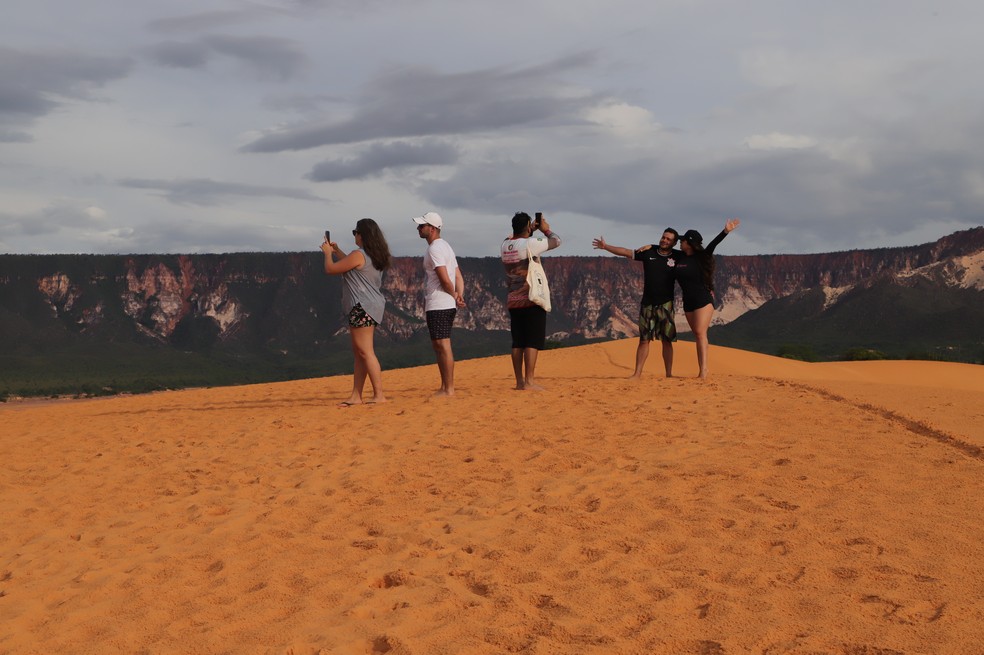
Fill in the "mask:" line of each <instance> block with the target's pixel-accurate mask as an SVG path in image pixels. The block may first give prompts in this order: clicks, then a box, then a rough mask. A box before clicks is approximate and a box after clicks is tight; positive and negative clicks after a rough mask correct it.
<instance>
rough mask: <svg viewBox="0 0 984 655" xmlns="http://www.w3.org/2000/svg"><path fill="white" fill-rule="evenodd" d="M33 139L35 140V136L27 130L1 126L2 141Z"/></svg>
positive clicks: (0, 140) (30, 140) (26, 141)
mask: <svg viewBox="0 0 984 655" xmlns="http://www.w3.org/2000/svg"><path fill="white" fill-rule="evenodd" d="M32 141H34V137H32V136H31V135H30V134H28V133H27V132H20V131H13V130H5V129H3V128H0V143H30V142H32Z"/></svg>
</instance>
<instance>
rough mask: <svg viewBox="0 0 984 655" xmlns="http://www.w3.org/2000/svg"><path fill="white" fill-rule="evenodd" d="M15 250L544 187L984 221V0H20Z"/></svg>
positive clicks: (584, 226) (754, 232)
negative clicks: (983, 43)
mask: <svg viewBox="0 0 984 655" xmlns="http://www.w3.org/2000/svg"><path fill="white" fill-rule="evenodd" d="M2 13H3V18H2V20H0V252H8V253H54V252H59V253H64V252H69V253H74V252H87V253H134V252H170V253H200V252H230V251H249V250H261V251H284V250H289V251H297V250H314V249H316V248H317V247H318V245H319V243H320V241H321V235H322V233H323V231H324V229H326V228H330V229H332V230H333V233H334V234H336V235H338V237H339V238H338V239H337V240H338V241H339V242H340V244H341V245H342V247H343V248H345V249H347V248H350V247H351V245H352V244H351V236H350V234H351V232H350V230H351V228H352V226H353V225H354V222H355V221H356V220H357V219H359V218H361V217H363V216H370V217H373V218H375V219H376V220H378V221H379V222H380V224H381V225H382V227H383V229H384V231H385V232H386V234H387V237H388V239H389V241H390V245H391V249H392V250H393V252H394V254H397V255H416V254H419V253H420V251H421V250H422V245H423V244H422V243H421V242H420V241H419V240H418V239H417V237H416V232H415V231H414V230H413V226H412V225H411V223H410V220H409V219H410V218H411V217H412V216H417V215H420V214H422V213H423V212H425V211H428V210H436V211H438V212H440V213H441V214H442V215H443V216H444V218H445V221H446V229H445V230H444V236H445V238H447V239H448V240H449V241H450V242H451V244H452V245H453V246H454V247H455V250H456V251H457V253H458V254H459V255H471V256H487V255H495V254H496V253H497V251H498V244H499V242H500V241H501V239H502V238H503V237H504V236H506V234H507V233H508V231H509V229H508V227H509V218H510V217H511V216H512V214H513V212H515V211H521V210H525V211H529V212H531V213H532V212H534V211H537V210H542V211H544V212H545V213H546V214H547V216H548V218H549V219H550V220H551V223H552V225H553V227H554V229H555V230H556V231H557V233H558V234H560V235H561V236H562V237H563V238H564V240H565V244H564V246H563V252H561V251H558V254H574V255H588V254H597V251H592V250H591V238H592V237H593V236H597V235H604V236H605V237H606V239H608V241H609V242H611V243H614V244H617V245H624V246H633V247H634V246H638V245H641V244H644V243H650V242H652V241H655V240H656V239H657V238H658V233H659V232H660V231H662V229H663V228H664V227H666V226H667V225H672V226H674V227H677V228H679V229H686V228H691V227H693V228H697V229H699V230H701V231H702V232H704V234H705V236H708V235H713V234H716V233H717V232H718V230H719V229H720V226H722V225H723V224H724V221H725V219H726V218H727V217H731V216H738V217H740V218H741V219H742V221H743V223H742V227H741V229H739V230H738V231H737V232H735V233H734V234H732V235H731V236H730V237H729V238H728V241H726V242H725V243H724V245H722V247H721V248H720V249H719V252H720V253H721V254H756V253H806V252H824V251H831V250H844V249H852V248H870V247H880V246H898V245H911V244H917V243H925V242H928V241H933V240H935V239H937V238H939V237H940V236H943V235H945V234H949V233H951V232H953V231H955V230H959V229H965V228H968V227H974V226H977V225H981V224H982V223H984V218H982V217H984V85H982V84H981V83H980V81H979V79H980V72H979V71H980V70H982V68H984V47H982V46H981V38H980V30H981V27H980V26H981V25H984V3H981V2H979V0H966V1H946V0H932V1H930V0H925V1H915V0H870V1H866V2H858V1H856V0H851V1H840V0H828V1H826V2H795V1H793V0H775V1H760V0H746V1H743V2H734V1H733V0H713V1H702V0H649V1H648V2H640V1H638V0H635V1H633V2H626V1H623V0H605V1H604V2H602V1H600V0H599V1H585V0H523V1H522V2H519V1H517V0H497V1H496V2H490V1H479V0H455V1H451V0H255V1H239V0H194V1H191V0H168V2H143V1H140V0H127V1H124V0H85V1H84V2H80V1H78V0H4V3H3V12H2Z"/></svg>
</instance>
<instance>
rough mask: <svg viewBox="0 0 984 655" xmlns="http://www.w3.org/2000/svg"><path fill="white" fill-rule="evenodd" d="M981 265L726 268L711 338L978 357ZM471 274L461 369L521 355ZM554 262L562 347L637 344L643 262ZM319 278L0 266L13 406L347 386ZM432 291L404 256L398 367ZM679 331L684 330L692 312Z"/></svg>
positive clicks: (491, 293) (484, 273) (276, 258)
mask: <svg viewBox="0 0 984 655" xmlns="http://www.w3.org/2000/svg"><path fill="white" fill-rule="evenodd" d="M635 245H639V244H635ZM721 250H722V251H725V252H726V251H727V241H725V242H724V244H723V245H722V246H721ZM560 252H562V250H561V251H560ZM982 254H984V228H975V229H973V230H967V231H964V232H958V233H955V234H952V235H950V236H947V237H944V238H942V239H940V240H939V241H937V242H935V243H932V244H925V245H921V246H912V247H907V248H882V249H874V250H863V251H850V252H840V253H824V254H816V255H763V256H741V257H728V256H723V257H719V258H718V273H717V277H716V282H717V293H718V295H719V297H720V304H721V307H720V311H718V312H717V313H716V314H715V321H714V322H715V327H714V328H712V331H711V342H712V343H718V344H722V345H733V346H736V347H741V348H746V349H750V350H757V351H760V352H766V353H769V354H777V353H778V351H779V349H782V348H787V347H788V348H792V350H793V351H797V352H800V353H804V352H806V353H812V355H813V356H816V357H821V358H833V357H838V356H840V355H841V354H842V353H844V352H845V351H847V350H851V349H857V348H864V349H875V350H880V351H884V352H885V353H886V354H889V355H892V356H895V357H905V356H909V355H913V354H915V355H919V354H922V355H925V356H932V357H940V358H945V359H954V360H957V361H980V360H981V352H982V350H984V348H982V346H981V337H980V336H979V335H980V334H981V333H982V332H984V330H982V329H981V327H982V325H984V321H982V320H981V318H982V317H981V311H982V310H981V307H982V306H984V303H982V302H981V294H982V290H984V272H982ZM459 262H460V264H461V267H462V270H463V271H464V275H465V280H466V293H465V297H466V300H467V302H468V307H467V309H466V310H464V311H462V312H461V313H460V314H459V320H458V321H457V323H456V325H457V326H458V329H457V330H456V332H455V335H454V344H455V350H456V355H457V356H458V358H459V359H463V358H466V357H474V356H484V355H491V354H501V353H506V352H508V350H509V337H508V335H507V331H508V314H507V312H506V311H505V309H504V301H505V293H506V290H505V286H504V280H503V277H504V276H503V272H502V265H501V263H500V262H499V260H498V259H497V258H468V257H463V258H460V260H459ZM544 265H545V268H546V270H547V274H548V276H549V277H550V286H551V290H552V294H553V300H554V303H553V304H554V310H553V312H552V313H551V314H550V318H549V320H548V332H549V333H550V339H551V341H552V342H553V343H554V344H557V345H566V344H578V343H585V342H589V341H594V340H603V339H613V338H621V337H625V336H634V335H635V334H636V327H635V326H636V320H637V317H638V305H639V298H640V296H641V290H642V288H641V287H642V284H641V266H640V265H639V264H638V263H636V262H632V261H629V260H627V259H625V258H620V257H612V256H604V257H565V256H551V255H548V256H546V257H544ZM321 268H322V267H321V253H234V254H216V255H0V397H4V396H9V395H47V394H60V393H76V392H83V393H113V392H118V391H122V390H147V389H156V388H175V387H185V386H206V385H219V384H234V383H243V382H262V381H272V380H283V379H293V378H301V377H313V376H320V375H329V374H337V373H343V372H348V371H350V370H351V353H350V347H349V341H348V335H347V331H346V329H345V325H344V322H343V319H342V315H341V311H340V308H339V299H340V297H341V287H340V281H339V280H338V278H335V277H332V276H326V275H325V274H324V273H323V271H322V270H321ZM422 288H423V270H422V267H421V264H420V259H419V258H418V257H398V258H395V260H394V263H393V267H392V268H391V269H390V271H388V272H387V274H386V276H385V278H384V292H385V294H386V296H387V301H388V302H387V316H386V319H385V321H384V323H383V325H382V327H381V329H380V330H379V338H378V353H379V355H380V359H381V361H382V363H383V366H384V367H386V368H395V367H403V366H412V365H416V364H424V363H430V362H432V360H433V353H432V351H431V349H430V345H429V342H428V339H427V335H426V327H425V325H424V311H423V294H422V291H421V289H422ZM677 322H678V325H679V327H680V328H681V329H686V322H685V320H684V318H683V316H682V314H680V315H678V321H677ZM797 349H798V350H797Z"/></svg>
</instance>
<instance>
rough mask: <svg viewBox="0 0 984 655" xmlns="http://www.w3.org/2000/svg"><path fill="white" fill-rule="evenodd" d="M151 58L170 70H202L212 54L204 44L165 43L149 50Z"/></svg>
mask: <svg viewBox="0 0 984 655" xmlns="http://www.w3.org/2000/svg"><path fill="white" fill-rule="evenodd" d="M149 52H150V56H151V58H152V59H153V60H154V61H155V62H157V63H158V64H160V65H161V66H168V67H170V68H202V67H204V66H205V64H207V63H208V60H209V57H210V56H211V54H212V52H211V49H210V48H209V47H208V46H207V45H205V44H204V43H200V42H194V43H180V42H177V41H165V42H163V43H158V44H156V45H154V46H152V47H151V48H149Z"/></svg>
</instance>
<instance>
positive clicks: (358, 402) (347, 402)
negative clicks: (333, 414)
mask: <svg viewBox="0 0 984 655" xmlns="http://www.w3.org/2000/svg"><path fill="white" fill-rule="evenodd" d="M361 404H362V401H361V400H356V401H355V402H353V401H351V400H343V401H342V402H340V403H338V405H336V407H338V408H339V409H345V408H346V407H355V406H356V405H361Z"/></svg>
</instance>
